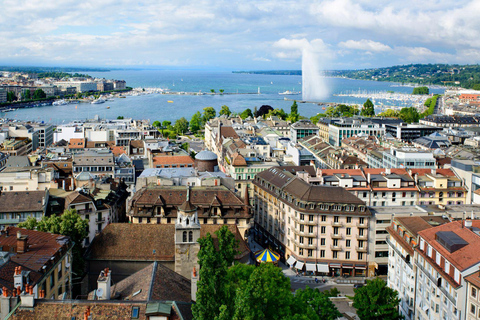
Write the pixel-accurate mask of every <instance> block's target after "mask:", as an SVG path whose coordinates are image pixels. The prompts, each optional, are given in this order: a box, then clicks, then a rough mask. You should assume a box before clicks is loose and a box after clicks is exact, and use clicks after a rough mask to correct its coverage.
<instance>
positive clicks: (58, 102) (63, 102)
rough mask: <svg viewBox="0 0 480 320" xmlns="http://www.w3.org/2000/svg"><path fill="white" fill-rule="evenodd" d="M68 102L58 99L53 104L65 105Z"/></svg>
mask: <svg viewBox="0 0 480 320" xmlns="http://www.w3.org/2000/svg"><path fill="white" fill-rule="evenodd" d="M66 104H68V102H67V101H65V100H57V101H54V102H53V103H52V106H64V105H66Z"/></svg>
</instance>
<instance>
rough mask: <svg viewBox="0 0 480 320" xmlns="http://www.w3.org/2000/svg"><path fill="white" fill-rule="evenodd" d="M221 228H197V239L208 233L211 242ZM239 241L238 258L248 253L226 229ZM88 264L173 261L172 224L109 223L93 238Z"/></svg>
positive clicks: (236, 235) (173, 233)
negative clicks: (99, 262) (103, 261)
mask: <svg viewBox="0 0 480 320" xmlns="http://www.w3.org/2000/svg"><path fill="white" fill-rule="evenodd" d="M221 227H222V225H201V228H200V237H204V236H206V234H207V233H210V234H211V235H212V237H213V238H214V241H215V239H216V238H217V236H216V235H215V231H217V230H218V229H220V228H221ZM227 227H228V229H229V230H230V231H231V232H233V234H234V235H235V238H236V239H237V240H238V241H239V251H240V255H238V256H237V257H236V258H242V257H243V256H245V255H246V254H248V253H249V252H250V251H249V249H248V246H247V245H246V243H245V241H244V240H243V239H242V237H241V235H240V233H239V231H238V229H237V226H236V225H227ZM86 256H87V259H89V260H125V261H174V260H175V225H174V224H136V223H111V224H109V225H107V226H106V227H105V228H104V229H103V231H102V232H101V233H100V234H99V235H98V236H96V237H95V238H94V240H93V242H92V244H91V245H90V248H89V251H88V252H87V254H86Z"/></svg>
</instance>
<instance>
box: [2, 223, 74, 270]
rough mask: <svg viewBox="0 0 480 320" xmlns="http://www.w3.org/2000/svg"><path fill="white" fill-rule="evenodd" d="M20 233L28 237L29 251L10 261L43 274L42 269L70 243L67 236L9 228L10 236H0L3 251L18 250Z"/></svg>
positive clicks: (13, 257) (18, 254) (16, 255)
mask: <svg viewBox="0 0 480 320" xmlns="http://www.w3.org/2000/svg"><path fill="white" fill-rule="evenodd" d="M18 231H20V232H21V234H22V235H24V236H28V240H27V241H28V250H27V251H26V252H24V253H17V254H15V255H13V256H12V257H11V258H10V260H11V261H13V262H16V263H18V264H19V265H22V266H25V267H27V268H29V269H31V270H34V271H36V272H42V267H43V266H44V265H49V263H50V261H51V260H50V258H52V257H55V256H56V255H57V254H58V252H59V251H60V249H61V248H62V247H64V246H68V245H69V243H70V238H69V237H67V236H62V235H58V234H52V233H48V232H41V231H36V230H27V229H21V228H17V227H9V228H8V236H7V234H6V233H3V234H1V235H0V246H2V247H3V250H5V251H7V250H6V249H7V248H13V247H15V248H16V246H17V232H18Z"/></svg>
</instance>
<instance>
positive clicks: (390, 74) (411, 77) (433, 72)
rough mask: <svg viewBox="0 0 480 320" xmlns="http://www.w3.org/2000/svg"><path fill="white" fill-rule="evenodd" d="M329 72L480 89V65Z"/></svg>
mask: <svg viewBox="0 0 480 320" xmlns="http://www.w3.org/2000/svg"><path fill="white" fill-rule="evenodd" d="M329 73H330V74H331V75H332V76H337V77H347V78H351V79H362V80H375V81H390V82H402V83H417V84H424V85H445V86H460V87H463V88H472V89H477V90H480V66H479V65H457V64H409V65H403V66H393V67H387V68H372V69H365V70H336V71H330V72H329Z"/></svg>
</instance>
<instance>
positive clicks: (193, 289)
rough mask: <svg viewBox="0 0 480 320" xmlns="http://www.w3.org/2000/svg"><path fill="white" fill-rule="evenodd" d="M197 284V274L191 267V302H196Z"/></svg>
mask: <svg viewBox="0 0 480 320" xmlns="http://www.w3.org/2000/svg"><path fill="white" fill-rule="evenodd" d="M197 283H198V274H197V269H196V268H195V267H193V271H192V281H191V284H192V286H191V295H192V301H197Z"/></svg>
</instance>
